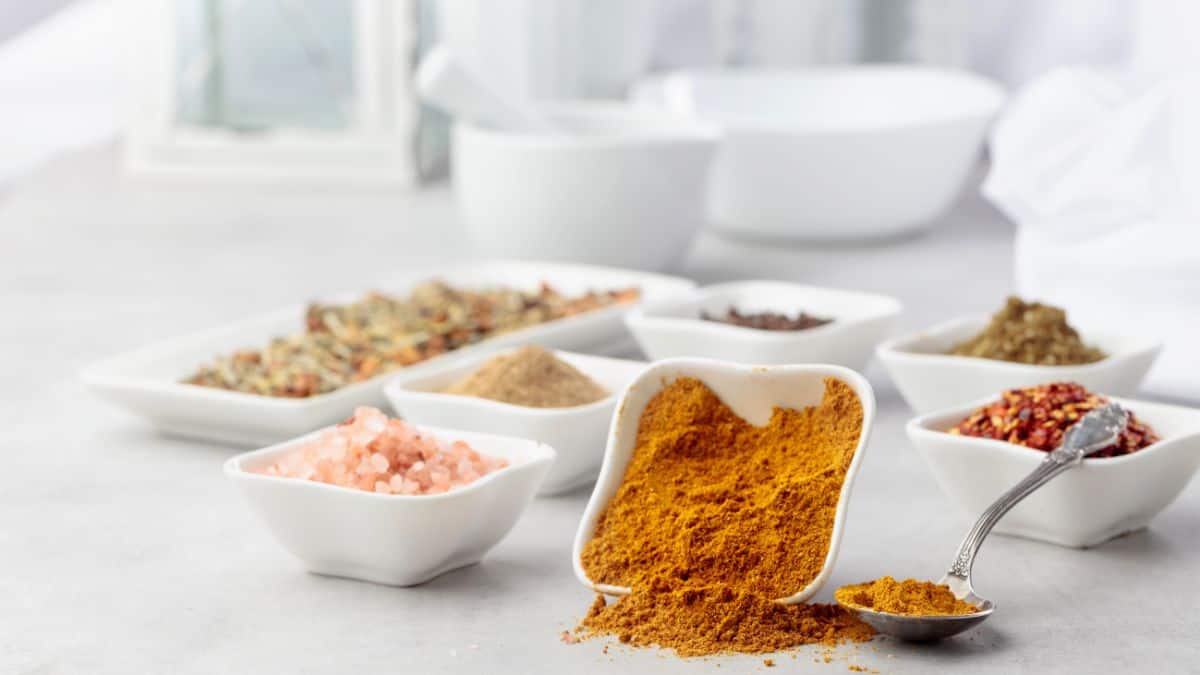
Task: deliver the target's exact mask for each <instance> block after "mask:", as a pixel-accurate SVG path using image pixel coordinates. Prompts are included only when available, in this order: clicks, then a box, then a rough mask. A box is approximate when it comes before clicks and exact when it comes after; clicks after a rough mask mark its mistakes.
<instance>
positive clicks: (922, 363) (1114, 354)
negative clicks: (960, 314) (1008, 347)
mask: <svg viewBox="0 0 1200 675" xmlns="http://www.w3.org/2000/svg"><path fill="white" fill-rule="evenodd" d="M987 323H988V317H986V316H982V315H980V316H969V317H964V318H959V319H954V320H952V321H947V322H946V323H942V324H938V325H937V326H934V327H933V328H929V329H927V330H923V331H920V332H918V333H914V334H911V335H906V336H903V337H898V338H895V339H892V340H888V341H886V342H884V343H883V344H881V345H879V349H878V355H879V360H880V361H882V362H883V365H884V367H885V368H886V369H887V371H888V373H889V374H890V375H891V376H892V380H893V381H894V382H895V383H896V388H897V389H899V390H900V394H901V395H903V396H904V400H905V401H908V405H909V406H910V407H912V409H913V410H914V411H915V412H916V413H917V414H923V413H927V412H929V411H931V410H938V409H941V408H946V407H949V406H956V405H958V404H961V403H963V402H964V401H972V400H975V399H977V398H980V397H983V396H988V395H990V394H994V395H996V396H999V395H1000V392H1001V391H1003V390H1005V389H1015V388H1018V387H1031V386H1034V385H1038V384H1047V383H1049V382H1078V383H1079V384H1082V385H1083V386H1084V387H1087V388H1088V389H1090V390H1092V391H1095V392H1103V393H1105V394H1112V395H1114V396H1125V395H1129V394H1132V393H1134V392H1136V391H1137V388H1138V385H1139V384H1140V383H1141V381H1142V379H1143V378H1145V377H1146V372H1147V371H1149V370H1150V366H1152V365H1153V364H1154V359H1155V358H1156V357H1157V356H1158V352H1159V349H1160V348H1161V346H1162V343H1161V342H1160V341H1157V340H1152V339H1148V338H1142V337H1135V336H1129V335H1113V334H1110V333H1105V332H1103V331H1092V330H1084V329H1082V328H1081V329H1080V335H1082V336H1083V337H1084V340H1085V341H1086V342H1087V343H1088V344H1093V345H1095V346H1097V347H1099V348H1100V349H1101V350H1103V351H1104V352H1105V353H1106V354H1108V356H1107V357H1105V358H1104V359H1102V360H1100V361H1096V362H1095V363H1086V364H1083V365H1077V366H1035V365H1029V364H1025V363H1011V362H1008V361H998V360H996V359H982V358H978V357H974V356H955V355H953V354H950V353H949V352H950V350H951V349H952V348H953V347H954V346H955V345H956V344H958V343H960V342H962V341H964V340H966V339H968V338H971V337H973V336H974V335H976V334H977V333H979V332H980V331H981V330H983V329H984V327H985V326H987Z"/></svg>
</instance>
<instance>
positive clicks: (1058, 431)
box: [906, 383, 1200, 548]
mask: <svg viewBox="0 0 1200 675" xmlns="http://www.w3.org/2000/svg"><path fill="white" fill-rule="evenodd" d="M1103 400H1111V401H1115V402H1117V403H1119V404H1121V405H1122V406H1123V407H1124V408H1125V409H1126V410H1127V411H1129V412H1130V413H1131V415H1132V419H1131V422H1130V427H1129V428H1128V429H1127V430H1126V432H1125V433H1123V434H1122V436H1121V437H1120V439H1119V440H1118V444H1117V446H1115V447H1114V448H1110V449H1106V450H1102V451H1101V452H1100V453H1098V454H1099V455H1101V456H1097V457H1090V458H1087V459H1084V460H1083V463H1082V465H1081V466H1078V467H1076V468H1074V469H1072V470H1071V471H1068V472H1066V473H1064V474H1062V475H1061V476H1059V477H1058V478H1055V479H1054V480H1053V481H1051V482H1049V483H1047V484H1046V485H1045V486H1043V487H1042V488H1040V489H1039V490H1038V491H1037V492H1035V493H1034V494H1032V495H1030V496H1029V497H1027V498H1026V499H1025V500H1024V501H1022V502H1021V503H1020V504H1018V505H1017V506H1016V507H1014V508H1013V510H1012V511H1010V512H1009V513H1008V514H1007V515H1005V516H1004V518H1003V519H1002V520H1000V522H999V524H997V525H996V530H995V531H996V532H1000V533H1004V534H1010V535H1016V536H1020V537H1026V538H1029V539H1037V540H1040V541H1046V542H1050V543H1053V544H1059V545H1061V546H1070V547H1076V548H1086V547H1090V546H1096V545H1098V544H1101V543H1103V542H1105V541H1107V540H1109V539H1112V538H1114V537H1117V536H1120V535H1122V534H1125V533H1128V532H1132V531H1135V530H1139V529H1141V528H1144V527H1146V526H1147V525H1149V523H1150V522H1151V520H1152V519H1153V518H1154V516H1155V515H1157V514H1158V513H1159V512H1161V511H1162V510H1163V509H1165V508H1167V506H1169V505H1170V504H1171V502H1172V501H1174V500H1175V498H1176V497H1177V496H1179V494H1180V492H1182V491H1183V489H1184V488H1185V487H1186V486H1187V484H1188V482H1189V481H1190V480H1191V478H1192V476H1193V474H1195V472H1196V469H1197V467H1200V410H1198V409H1193V408H1185V407H1181V406H1175V405H1167V404H1163V403H1153V402H1150V401H1141V400H1135V399H1127V398H1119V397H1101V396H1097V395H1094V394H1092V393H1091V392H1088V391H1086V390H1084V389H1083V388H1082V387H1080V386H1079V385H1077V384H1075V383H1053V384H1047V385H1038V386H1035V387H1030V388H1027V389H1024V390H1010V391H1006V392H997V393H994V394H992V395H991V396H988V397H987V398H984V399H979V400H977V401H974V402H972V403H965V404H961V405H957V406H954V407H951V408H947V409H944V410H940V411H937V412H933V413H929V414H927V415H922V416H920V417H917V418H915V419H913V420H911V421H910V422H909V423H908V425H907V428H906V431H907V433H908V437H909V440H911V441H912V443H913V445H914V446H915V447H916V449H917V452H918V453H919V454H920V455H921V457H922V458H923V459H924V460H925V463H926V464H927V465H928V466H929V468H930V470H931V471H932V472H933V475H934V478H935V479H936V480H937V482H938V485H939V486H940V487H941V489H942V491H943V492H945V493H946V496H947V497H949V498H950V501H952V502H954V503H955V504H957V505H958V506H959V507H961V509H962V511H963V512H964V514H966V515H968V516H969V517H971V518H974V517H975V516H976V515H978V514H979V513H981V512H982V511H983V510H984V509H985V508H987V507H988V505H989V504H991V503H992V502H993V501H994V500H995V499H996V498H997V497H998V496H999V495H1000V494H1002V493H1003V492H1004V491H1006V490H1008V489H1009V488H1011V487H1012V486H1013V485H1014V484H1016V482H1017V481H1018V480H1020V479H1021V478H1023V477H1024V476H1025V475H1026V474H1028V473H1029V472H1030V471H1032V470H1033V469H1034V468H1035V467H1036V466H1037V465H1038V464H1039V463H1040V462H1041V461H1042V460H1043V459H1045V457H1046V451H1047V450H1049V449H1053V446H1056V445H1057V444H1058V443H1060V442H1061V437H1062V433H1063V432H1064V431H1065V430H1066V429H1067V428H1069V426H1070V424H1071V423H1073V422H1072V419H1077V418H1078V417H1080V416H1082V414H1083V413H1084V412H1086V410H1087V409H1090V407H1091V406H1093V405H1094V404H1095V403H1097V402H1098V401H1103ZM1063 401H1072V402H1074V403H1067V404H1063ZM971 434H983V435H985V436H990V437H978V436H975V435H971ZM997 436H998V437H1001V438H1003V439H1004V440H998V439H997V438H996V437H997ZM1009 439H1012V440H1013V441H1015V442H1009ZM1018 443H1021V444H1018ZM1022 444H1023V445H1022ZM1026 446H1030V447H1026ZM1106 455H1108V456H1106Z"/></svg>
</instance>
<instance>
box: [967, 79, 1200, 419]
mask: <svg viewBox="0 0 1200 675" xmlns="http://www.w3.org/2000/svg"><path fill="white" fill-rule="evenodd" d="M991 152H992V169H991V172H990V174H989V175H988V177H987V180H986V181H985V182H984V185H983V193H984V195H985V196H987V198H988V199H989V200H991V201H992V202H993V203H994V204H995V205H996V206H997V207H998V208H1000V209H1001V210H1002V211H1004V212H1005V213H1006V214H1007V215H1008V216H1009V217H1011V218H1012V219H1013V220H1014V221H1015V222H1016V223H1017V225H1018V234H1017V249H1016V253H1017V255H1016V285H1017V291H1018V292H1019V293H1021V294H1023V295H1026V296H1030V297H1035V298H1040V299H1043V300H1047V301H1050V302H1054V303H1056V304H1060V305H1062V306H1064V307H1065V308H1067V310H1068V312H1069V315H1070V316H1071V317H1072V319H1073V320H1077V321H1078V323H1080V324H1081V325H1083V326H1085V327H1086V326H1096V327H1099V328H1103V329H1105V330H1107V331H1112V332H1114V333H1124V334H1129V333H1135V334H1148V335H1152V336H1159V337H1161V338H1163V339H1164V340H1165V349H1164V352H1163V354H1162V356H1161V357H1160V359H1159V363H1158V364H1157V365H1156V367H1155V369H1154V370H1153V371H1152V372H1151V376H1150V379H1149V381H1148V383H1147V388H1148V389H1150V390H1153V391H1155V392H1157V393H1163V394H1168V395H1174V396H1180V397H1186V398H1194V399H1200V379H1197V378H1196V377H1195V375H1196V373H1197V372H1200V371H1197V369H1196V366H1197V365H1198V364H1200V356H1198V355H1200V350H1198V349H1197V348H1196V346H1195V345H1196V341H1195V336H1196V335H1197V334H1200V75H1198V74H1190V73H1189V74H1176V75H1173V76H1170V77H1164V78H1158V79H1156V80H1153V81H1149V82H1147V81H1138V80H1135V79H1132V78H1129V77H1122V76H1119V75H1116V74H1106V73H1102V72H1098V71H1093V70H1084V69H1069V70H1058V71H1054V72H1051V73H1049V74H1047V75H1045V76H1043V77H1042V78H1039V79H1038V80H1036V81H1034V82H1033V83H1032V84H1031V85H1030V86H1029V87H1027V88H1026V89H1025V90H1024V91H1023V92H1021V93H1020V94H1019V95H1018V96H1017V97H1016V98H1015V99H1014V101H1013V102H1012V104H1011V106H1010V107H1009V110H1008V111H1007V112H1006V114H1005V115H1004V117H1003V118H1002V119H1001V120H1000V122H999V123H998V124H997V125H996V127H995V129H994V130H993V133H992V137H991Z"/></svg>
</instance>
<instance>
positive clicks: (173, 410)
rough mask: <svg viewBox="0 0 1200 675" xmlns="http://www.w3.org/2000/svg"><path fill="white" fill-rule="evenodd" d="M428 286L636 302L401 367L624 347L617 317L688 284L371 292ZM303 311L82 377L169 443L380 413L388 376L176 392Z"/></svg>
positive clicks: (513, 269)
mask: <svg viewBox="0 0 1200 675" xmlns="http://www.w3.org/2000/svg"><path fill="white" fill-rule="evenodd" d="M432 278H437V279H441V280H444V281H445V282H447V283H449V284H451V285H454V286H463V287H468V288H484V287H494V286H507V287H511V288H521V289H525V290H529V291H533V290H536V288H537V287H538V285H539V284H541V283H542V282H545V283H548V284H550V285H551V286H553V287H554V288H555V289H557V290H558V291H560V292H562V293H564V294H568V295H574V294H581V293H584V292H586V291H589V290H597V291H599V290H609V289H615V288H623V287H629V286H636V287H638V288H639V289H641V293H642V295H641V298H640V299H639V301H638V302H636V303H631V304H627V305H620V306H616V307H609V308H604V309H599V310H596V311H593V312H587V313H585V314H580V315H577V316H573V317H568V318H565V319H559V320H557V321H552V322H549V323H546V324H542V325H538V326H531V327H529V328H526V329H524V330H520V331H514V332H512V333H507V334H504V335H498V336H496V337H493V338H488V339H486V340H483V341H481V342H479V343H477V344H474V345H470V346H467V347H462V348H460V349H457V350H454V351H452V352H449V353H446V354H443V355H441V356H436V357H434V358H432V359H429V360H427V361H422V362H421V363H418V364H414V365H412V366H409V368H410V369H418V368H420V369H424V368H429V367H431V366H436V365H438V364H444V363H447V362H449V361H451V360H455V359H459V358H466V357H469V356H472V355H477V354H481V353H486V352H488V351H493V350H499V349H503V348H506V347H511V346H514V345H519V344H528V343H537V344H540V345H542V346H545V347H549V348H554V349H567V350H572V351H580V352H590V353H613V352H614V351H619V350H620V349H623V348H625V347H626V345H627V344H628V343H629V341H630V336H629V334H628V333H627V332H626V329H625V326H624V322H623V317H624V315H625V313H626V312H628V311H629V309H631V308H632V307H636V306H637V305H639V304H641V303H642V302H647V301H649V302H653V301H656V300H658V299H661V298H664V297H668V296H670V295H673V294H675V293H681V292H684V291H687V290H688V289H690V288H692V287H693V286H694V285H695V284H694V283H693V282H691V281H689V280H687V279H683V278H680V277H671V276H666V275H661V274H651V273H647V272H638V271H633V270H624V269H618V268H611V267H596V266H590V265H573V264H562V263H543V262H524V261H492V262H481V263H476V264H468V265H462V266H456V267H450V268H447V269H443V270H438V271H436V272H430V271H424V272H422V273H420V274H413V275H408V276H406V277H404V278H403V280H401V281H398V282H396V283H394V284H393V283H389V284H386V285H385V286H384V287H382V288H380V290H382V291H384V292H388V293H397V294H404V293H406V292H407V291H408V290H409V289H411V288H412V287H413V286H415V285H416V284H418V283H420V282H422V281H426V280H428V279H432ZM360 297H362V293H351V294H346V295H342V296H339V297H334V298H324V299H322V300H324V301H333V302H349V301H353V300H356V299H358V298H360ZM304 310H305V305H296V306H293V307H289V308H287V309H283V310H279V311H276V312H272V313H270V314H268V315H266V316H262V317H259V318H256V319H250V320H247V321H241V322H238V323H234V324H231V325H227V326H223V327H221V328H216V329H213V330H210V331H207V332H204V333H198V334H194V335H188V336H184V337H179V338H174V339H171V340H166V341H164V342H160V343H158V344H154V345H150V346H147V347H144V348H142V349H138V350H135V351H132V352H127V353H125V354H121V355H119V356H114V357H112V358H109V359H106V360H104V361H101V362H99V363H96V364H93V365H91V366H89V367H88V368H86V369H84V371H83V373H82V378H83V381H84V383H85V384H86V385H87V386H88V388H89V389H91V390H92V391H95V392H96V393H97V394H99V395H100V396H101V397H102V398H105V399H107V400H109V401H111V402H113V403H115V404H117V405H119V406H121V407H124V408H126V409H127V410H129V411H131V412H133V413H134V414H137V415H140V416H142V417H144V418H146V419H147V420H148V421H149V422H150V423H151V424H153V425H154V426H155V427H157V428H158V429H160V430H162V431H164V432H167V433H170V434H175V435H180V436H187V437H191V438H200V439H205V440H211V441H218V442H222V443H228V444H232V445H238V446H255V445H259V446H261V445H269V444H272V443H276V442H279V441H283V440H286V439H288V438H293V437H296V436H299V435H301V434H304V433H306V432H309V431H312V430H313V429H318V428H320V427H323V426H328V425H330V424H334V423H336V422H338V421H340V420H342V419H344V418H345V417H347V416H349V415H350V413H352V412H353V411H354V408H355V407H357V406H360V405H372V406H378V407H382V406H383V404H384V402H385V398H384V395H383V385H384V382H385V381H386V380H387V378H388V376H389V375H390V374H394V373H395V372H396V371H390V372H388V373H383V374H380V375H377V376H375V377H373V378H371V379H369V380H365V381H363V382H359V383H357V384H353V385H350V386H347V387H343V388H342V389H338V390H337V391H333V392H330V393H328V394H321V395H318V396H311V397H308V398H302V399H294V398H278V397H272V396H262V395H259V394H247V393H243V392H236V391H227V390H224V389H216V388H210V387H201V386H197V385H191V384H184V383H182V382H180V380H181V379H182V378H184V377H187V376H188V375H189V374H190V373H192V372H193V371H194V370H195V369H196V368H197V367H199V366H200V365H202V364H205V363H209V362H211V361H212V360H213V358H214V357H216V356H219V355H224V354H228V353H230V352H232V351H234V350H238V349H246V348H257V347H262V346H265V345H266V344H267V343H268V342H269V341H270V340H271V338H274V337H278V336H281V335H287V334H290V333H294V332H296V331H298V330H301V329H302V328H303V326H304Z"/></svg>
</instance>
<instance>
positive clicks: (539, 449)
mask: <svg viewBox="0 0 1200 675" xmlns="http://www.w3.org/2000/svg"><path fill="white" fill-rule="evenodd" d="M406 424H407V422H406ZM336 426H337V425H332V426H328V427H324V428H321V429H317V430H316V431H313V432H311V433H307V434H305V435H303V436H300V437H298V438H293V439H291V440H287V441H283V442H281V443H276V444H274V445H270V446H268V447H265V448H259V449H257V450H251V451H249V452H243V453H241V454H238V455H235V456H233V457H230V458H229V459H228V460H226V461H225V464H224V466H223V469H224V472H225V475H227V476H229V477H230V478H234V479H237V480H252V481H267V482H271V483H278V484H281V485H288V486H290V487H294V488H296V489H310V490H318V491H320V490H325V491H333V492H336V493H340V494H354V495H357V496H358V497H361V498H364V499H381V500H388V501H393V502H423V503H428V502H433V501H446V500H454V499H463V498H466V497H469V496H470V495H471V493H473V492H477V491H479V490H482V489H483V488H484V487H485V486H486V485H488V484H489V483H494V482H496V481H498V480H504V479H505V478H506V477H507V476H506V474H510V473H515V472H517V471H522V470H526V469H532V468H534V467H536V466H538V465H540V464H548V463H552V462H553V461H554V459H555V451H554V448H551V447H550V446H549V445H546V444H545V443H542V442H540V441H534V440H531V439H524V438H515V437H510V436H502V435H499V434H488V433H483V432H476V431H470V432H467V431H462V432H460V431H455V430H453V429H447V428H445V427H433V426H425V425H420V426H417V425H413V426H416V427H417V429H418V430H419V431H421V433H427V434H429V435H432V436H435V437H437V438H438V439H439V440H447V439H450V440H458V439H457V438H455V436H466V437H470V436H474V437H477V438H482V437H489V438H491V439H492V440H498V441H511V442H513V443H519V444H521V445H525V446H528V448H529V456H528V457H526V458H524V459H522V460H521V461H519V462H516V461H513V460H509V464H508V466H506V467H504V468H502V469H498V470H496V471H492V472H490V473H488V474H486V475H484V476H483V477H481V478H478V479H476V480H474V481H471V482H470V483H468V484H466V485H464V486H462V487H458V488H455V489H453V490H450V491H448V492H441V493H438V494H432V495H396V494H383V493H381V492H371V491H367V490H360V489H358V488H351V487H346V486H343V485H333V484H330V483H324V482H321V481H315V480H308V479H305V478H292V477H288V476H268V475H265V474H261V473H257V472H254V471H251V470H249V469H247V468H245V467H244V464H245V463H246V462H253V461H255V460H260V459H263V458H267V457H271V458H275V457H281V456H283V455H284V454H286V453H287V452H289V451H293V450H295V449H296V448H297V447H299V446H300V445H301V444H302V443H305V442H308V441H311V440H313V439H315V438H317V437H318V436H320V435H321V434H322V433H324V432H326V431H328V430H330V429H333V428H334V427H336ZM505 459H507V458H505Z"/></svg>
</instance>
